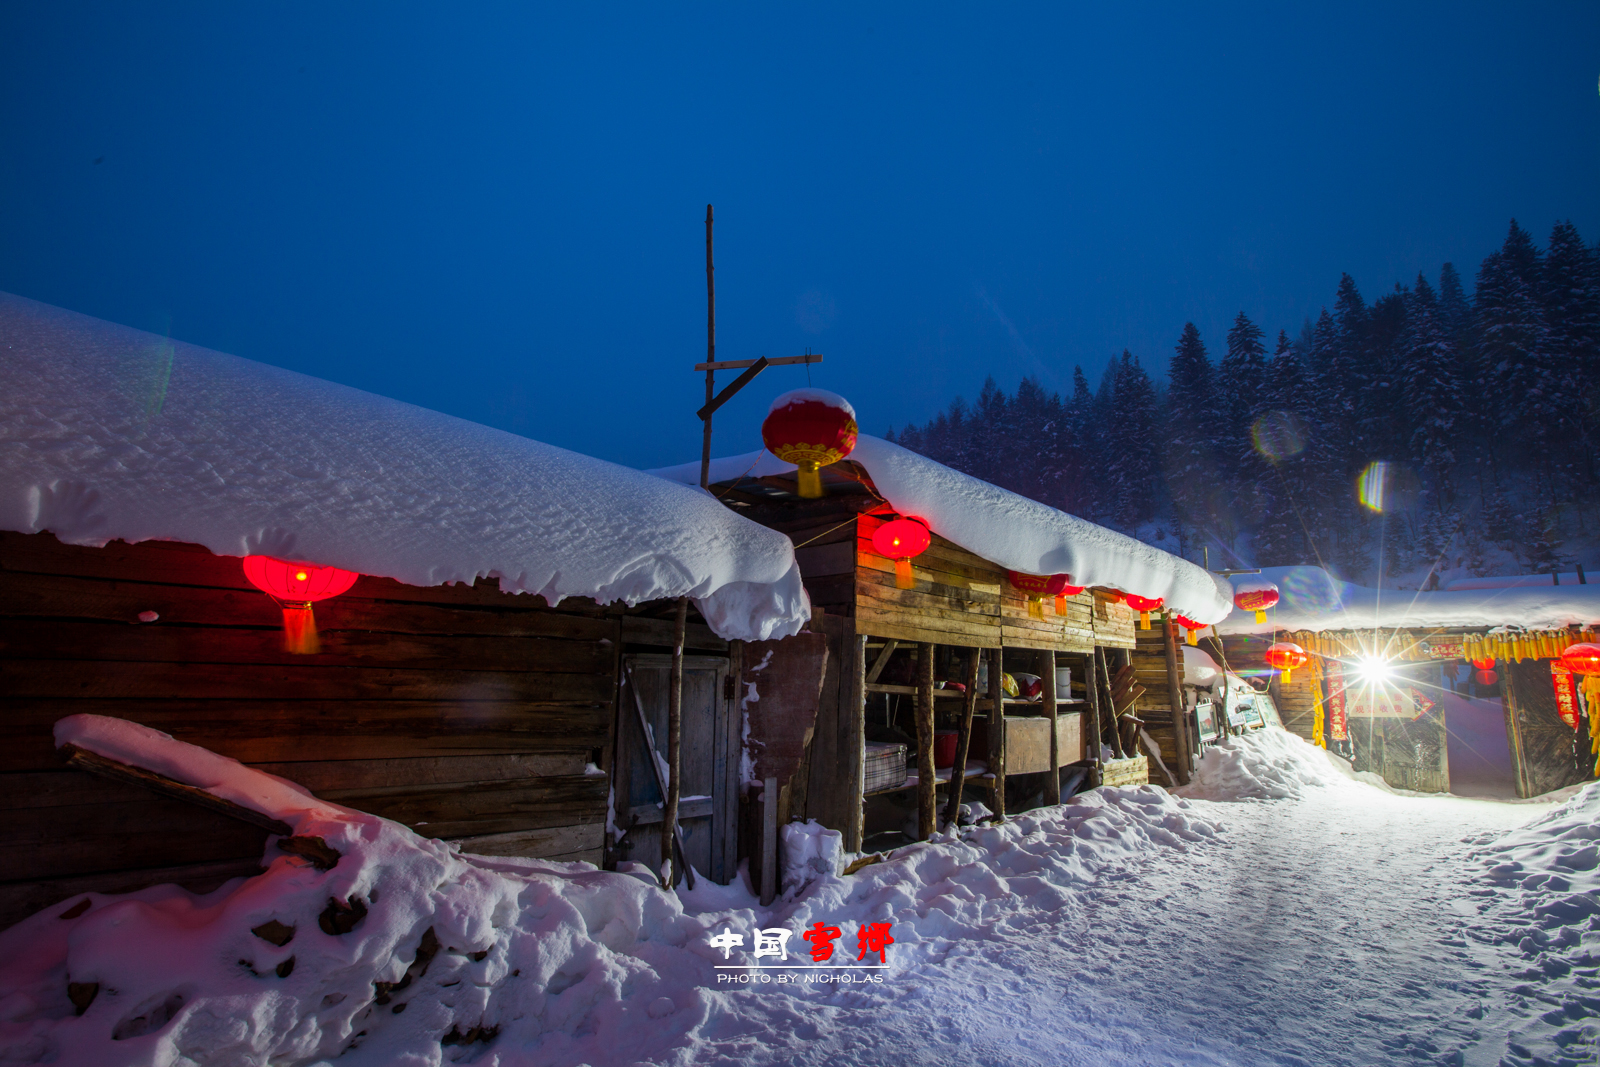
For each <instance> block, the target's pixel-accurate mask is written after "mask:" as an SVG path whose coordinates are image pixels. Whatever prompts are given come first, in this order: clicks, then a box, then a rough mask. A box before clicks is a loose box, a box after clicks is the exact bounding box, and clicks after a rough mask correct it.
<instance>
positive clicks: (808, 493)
mask: <svg viewBox="0 0 1600 1067" xmlns="http://www.w3.org/2000/svg"><path fill="white" fill-rule="evenodd" d="M798 473H799V476H800V495H801V496H802V497H804V498H805V499H806V500H819V499H821V497H822V475H821V474H820V473H818V470H817V465H816V464H815V463H802V464H800V469H799V472H798ZM905 588H910V587H909V586H907V587H905Z"/></svg>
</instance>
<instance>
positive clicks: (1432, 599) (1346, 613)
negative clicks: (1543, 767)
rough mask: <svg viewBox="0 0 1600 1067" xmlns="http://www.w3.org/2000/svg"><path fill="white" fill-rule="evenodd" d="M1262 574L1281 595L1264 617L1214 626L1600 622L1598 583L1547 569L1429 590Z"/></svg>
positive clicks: (1265, 628) (1311, 570)
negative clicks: (1560, 577) (1523, 580)
mask: <svg viewBox="0 0 1600 1067" xmlns="http://www.w3.org/2000/svg"><path fill="white" fill-rule="evenodd" d="M1261 576H1262V578H1264V579H1270V580H1272V581H1274V582H1276V583H1277V585H1278V589H1279V591H1280V594H1281V596H1280V599H1279V600H1278V606H1277V607H1275V608H1272V609H1270V610H1269V611H1268V612H1267V621H1266V622H1261V623H1258V622H1256V617H1255V612H1253V611H1242V610H1237V609H1235V610H1234V611H1233V613H1232V614H1231V615H1229V616H1228V617H1227V618H1226V619H1224V620H1223V621H1221V622H1219V623H1218V624H1217V632H1218V633H1221V634H1271V633H1274V632H1275V631H1278V630H1318V631H1320V630H1372V629H1384V630H1394V629H1405V628H1413V629H1421V628H1425V627H1450V626H1465V627H1495V626H1507V625H1511V626H1521V627H1524V628H1526V629H1529V630H1548V629H1559V628H1560V627H1563V626H1589V625H1593V624H1594V623H1596V622H1600V584H1595V585H1577V584H1575V583H1574V584H1566V583H1565V582H1563V584H1561V585H1558V586H1557V585H1551V584H1549V583H1550V578H1549V576H1548V575H1546V576H1545V579H1544V584H1543V585H1535V586H1529V585H1520V584H1519V585H1512V586H1495V587H1482V588H1476V587H1474V588H1466V587H1464V586H1465V583H1455V582H1452V583H1451V584H1452V585H1453V586H1459V587H1458V588H1453V589H1448V590H1436V591H1434V592H1428V593H1419V592H1415V591H1411V590H1405V589H1370V588H1367V587H1366V586H1360V585H1352V584H1351V583H1349V582H1341V581H1339V580H1338V579H1336V578H1334V577H1333V576H1332V575H1331V574H1329V573H1328V572H1327V571H1325V570H1323V569H1322V568H1321V567H1267V568H1265V569H1263V570H1262V572H1261ZM1488 580H1493V579H1486V581H1488Z"/></svg>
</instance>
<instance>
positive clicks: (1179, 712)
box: [1156, 612, 1193, 785]
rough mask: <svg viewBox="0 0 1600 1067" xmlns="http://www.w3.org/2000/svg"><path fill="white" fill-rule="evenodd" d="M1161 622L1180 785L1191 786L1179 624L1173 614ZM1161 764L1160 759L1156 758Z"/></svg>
mask: <svg viewBox="0 0 1600 1067" xmlns="http://www.w3.org/2000/svg"><path fill="white" fill-rule="evenodd" d="M1162 615H1163V617H1162V620H1161V634H1162V638H1163V643H1164V644H1165V645H1166V646H1167V702H1168V703H1170V704H1171V705H1172V735H1173V744H1174V746H1175V747H1176V749H1177V753H1178V784H1179V785H1188V784H1189V773H1190V770H1191V768H1192V766H1193V761H1192V757H1191V754H1190V752H1189V712H1188V709H1187V708H1185V707H1184V706H1183V686H1182V684H1181V683H1180V682H1179V681H1178V644H1177V635H1176V634H1175V633H1174V631H1175V630H1176V628H1177V625H1178V624H1177V623H1175V622H1173V621H1172V613H1171V612H1163V613H1162ZM1156 760H1157V762H1160V757H1159V756H1158V757H1156Z"/></svg>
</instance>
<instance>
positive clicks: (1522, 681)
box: [1496, 659, 1594, 797]
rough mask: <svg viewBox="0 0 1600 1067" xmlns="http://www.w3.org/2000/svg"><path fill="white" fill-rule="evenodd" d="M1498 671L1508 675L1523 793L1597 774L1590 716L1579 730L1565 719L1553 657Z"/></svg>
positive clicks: (1510, 735) (1510, 728) (1510, 721)
mask: <svg viewBox="0 0 1600 1067" xmlns="http://www.w3.org/2000/svg"><path fill="white" fill-rule="evenodd" d="M1496 670H1499V671H1500V672H1501V673H1502V675H1503V676H1504V684H1503V690H1502V692H1503V696H1504V699H1505V705H1506V736H1507V739H1508V740H1509V742H1510V746H1511V759H1512V762H1513V765H1514V766H1513V770H1514V771H1515V774H1516V782H1517V795H1518V796H1521V797H1536V796H1540V795H1541V794H1544V793H1548V792H1550V791H1551V790H1552V789H1560V788H1562V787H1564V786H1569V785H1576V784H1577V783H1579V782H1587V781H1590V780H1591V779H1593V778H1594V756H1593V755H1592V754H1591V751H1590V747H1589V746H1590V741H1589V729H1588V726H1589V724H1588V720H1587V719H1586V718H1584V717H1582V716H1580V717H1579V719H1578V728H1577V729H1576V730H1574V729H1573V728H1572V727H1571V726H1568V725H1567V724H1566V723H1565V722H1562V721H1561V715H1560V713H1559V712H1558V711H1557V710H1556V694H1555V689H1554V688H1553V686H1552V685H1551V682H1550V661H1549V660H1547V659H1541V660H1527V661H1525V662H1522V663H1505V664H1501V665H1499V666H1497V667H1496Z"/></svg>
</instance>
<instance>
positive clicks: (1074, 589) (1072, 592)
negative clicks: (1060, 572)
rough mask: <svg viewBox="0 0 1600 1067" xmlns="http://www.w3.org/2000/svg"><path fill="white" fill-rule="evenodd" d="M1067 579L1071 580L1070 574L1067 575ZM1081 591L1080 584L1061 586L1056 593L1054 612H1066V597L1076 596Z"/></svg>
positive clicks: (1062, 613)
mask: <svg viewBox="0 0 1600 1067" xmlns="http://www.w3.org/2000/svg"><path fill="white" fill-rule="evenodd" d="M1067 581H1069V582H1070V581H1072V575H1070V574H1069V575H1067ZM1081 592H1083V586H1081V585H1064V586H1062V587H1061V589H1060V590H1059V591H1058V592H1057V593H1056V614H1057V615H1065V614H1066V613H1067V597H1069V596H1077V595H1078V594H1079V593H1081Z"/></svg>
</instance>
